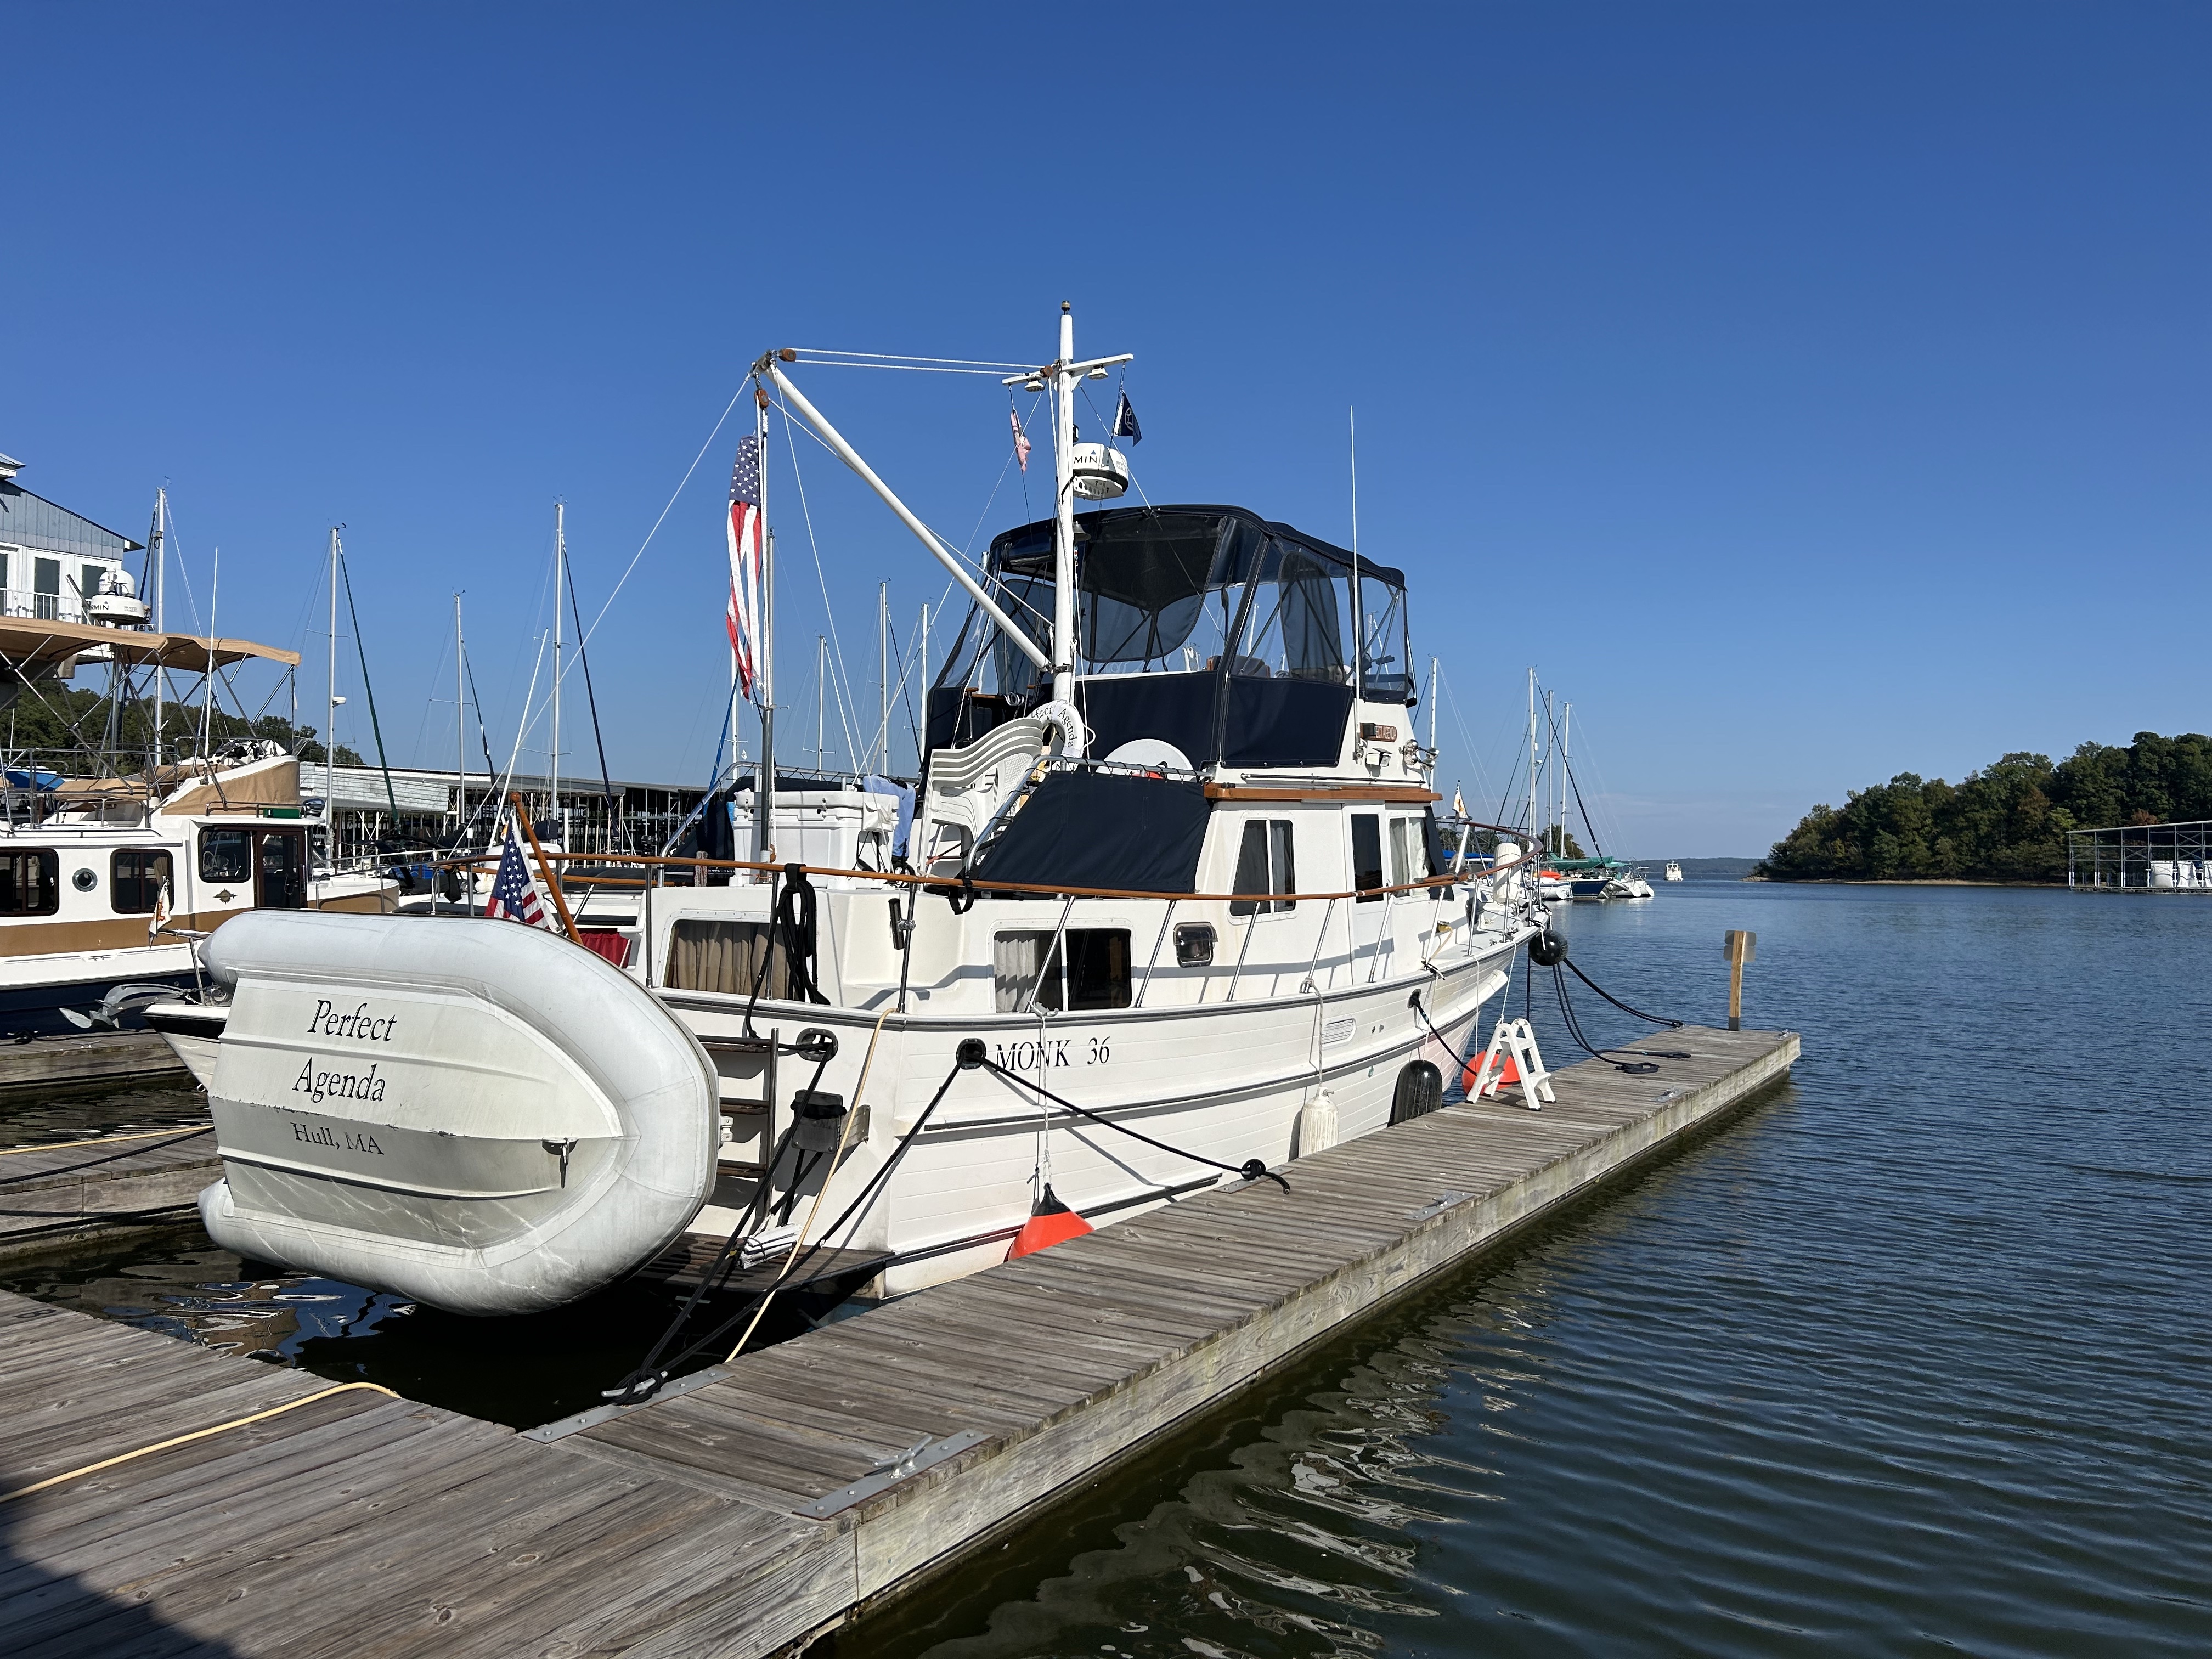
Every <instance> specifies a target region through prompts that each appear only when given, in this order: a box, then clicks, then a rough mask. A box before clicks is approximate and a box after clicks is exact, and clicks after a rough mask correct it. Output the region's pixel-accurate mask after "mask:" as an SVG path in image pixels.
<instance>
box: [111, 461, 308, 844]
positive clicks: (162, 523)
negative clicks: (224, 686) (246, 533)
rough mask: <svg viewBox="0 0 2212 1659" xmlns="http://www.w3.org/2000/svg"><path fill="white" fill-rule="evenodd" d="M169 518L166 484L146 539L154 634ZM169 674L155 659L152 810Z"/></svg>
mask: <svg viewBox="0 0 2212 1659" xmlns="http://www.w3.org/2000/svg"><path fill="white" fill-rule="evenodd" d="M168 517H169V490H168V486H167V485H166V484H164V485H163V486H162V487H161V489H157V490H155V492H154V527H153V528H152V529H151V530H150V531H149V532H147V536H146V562H147V563H149V565H151V566H152V567H153V570H154V584H153V586H154V631H155V633H156V634H159V633H162V632H164V631H165V629H164V626H163V624H164V623H165V622H166V621H167V617H166V614H165V610H164V607H163V605H162V603H161V597H162V596H161V590H162V588H163V586H166V584H165V583H164V582H163V580H162V578H163V577H164V576H165V575H166V574H167V572H168V567H169V560H168V554H167V549H166V548H165V546H164V545H163V538H162V532H163V531H164V530H165V529H166V528H167V520H168ZM167 673H168V671H167V669H165V668H164V667H163V666H162V665H161V658H159V657H156V658H155V659H154V757H153V758H152V759H151V760H150V761H149V762H148V763H147V766H146V799H147V804H148V807H149V810H150V809H151V806H152V803H153V800H154V792H155V789H156V788H157V787H159V783H158V779H159V777H160V774H161V689H162V682H163V680H164V679H165V678H167ZM293 724H294V725H295V726H297V725H298V724H299V722H298V721H297V720H295V721H294V722H293ZM295 741H296V739H295Z"/></svg>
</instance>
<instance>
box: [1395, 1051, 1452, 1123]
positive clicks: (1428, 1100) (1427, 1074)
mask: <svg viewBox="0 0 2212 1659" xmlns="http://www.w3.org/2000/svg"><path fill="white" fill-rule="evenodd" d="M1443 1103H1444V1074H1443V1073H1442V1072H1439V1071H1438V1070H1437V1068H1436V1067H1435V1066H1432V1065H1431V1064H1430V1063H1429V1062H1428V1061H1427V1060H1414V1061H1413V1062H1412V1063H1411V1064H1410V1065H1408V1066H1407V1067H1406V1068H1405V1070H1403V1071H1401V1072H1400V1073H1398V1087H1397V1089H1396V1091H1395V1092H1394V1093H1393V1094H1392V1095H1391V1097H1390V1121H1391V1122H1393V1123H1408V1122H1411V1121H1413V1119H1415V1118H1417V1117H1426V1116H1427V1115H1429V1114H1430V1113H1431V1112H1433V1111H1435V1110H1436V1109H1437V1107H1439V1106H1441V1105H1443Z"/></svg>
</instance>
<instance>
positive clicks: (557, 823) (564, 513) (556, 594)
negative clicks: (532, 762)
mask: <svg viewBox="0 0 2212 1659" xmlns="http://www.w3.org/2000/svg"><path fill="white" fill-rule="evenodd" d="M567 574H568V503H567V502H565V501H556V502H554V503H553V754H552V761H553V770H552V776H551V778H550V783H551V786H552V788H551V792H550V793H551V799H550V803H549V804H548V805H547V807H546V813H547V816H548V817H550V818H551V819H552V820H553V835H554V838H555V839H556V840H557V841H558V842H560V843H561V847H562V850H563V851H564V852H565V851H566V850H567V849H568V836H567V834H566V833H565V831H564V829H563V827H562V823H561V596H562V593H563V592H565V591H566V590H565V589H564V588H563V587H562V579H563V578H564V577H566V576H567Z"/></svg>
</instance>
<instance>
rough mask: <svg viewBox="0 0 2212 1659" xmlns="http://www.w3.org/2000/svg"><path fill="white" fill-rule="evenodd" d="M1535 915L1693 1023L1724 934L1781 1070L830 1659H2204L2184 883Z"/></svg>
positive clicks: (2208, 1436) (2204, 1506) (2208, 1509)
mask: <svg viewBox="0 0 2212 1659" xmlns="http://www.w3.org/2000/svg"><path fill="white" fill-rule="evenodd" d="M1565 926H1566V927H1567V929H1568V930H1569V931H1570V932H1571V933H1572V935H1573V939H1574V945H1575V953H1576V960H1577V962H1579V963H1582V964H1583V966H1584V968H1585V969H1587V970H1588V971H1589V973H1590V974H1591V975H1593V976H1594V977H1595V978H1596V979H1597V980H1598V981H1600V982H1601V983H1603V984H1606V985H1607V986H1608V987H1611V988H1613V989H1615V990H1616V991H1617V992H1618V993H1619V994H1621V995H1623V996H1624V997H1625V999H1626V1000H1628V1001H1630V1002H1632V1003H1636V1004H1637V1005H1638V1006H1642V1007H1645V1008H1648V1009H1650V1010H1652V1011H1653V1012H1674V1013H1678V1014H1681V1015H1686V1016H1689V1017H1692V1018H1713V1017H1714V1016H1715V1015H1716V1014H1717V1013H1718V1012H1723V1011H1724V1008H1725V1003H1724V1000H1723V999H1724V997H1725V994H1726V978H1725V975H1726V964H1725V963H1723V961H1722V959H1721V956H1720V937H1721V933H1722V932H1723V929H1725V928H1728V927H1749V928H1753V929H1755V930H1756V931H1757V933H1758V934H1759V959H1758V961H1757V962H1756V963H1753V965H1752V967H1751V969H1750V970H1749V991H1748V998H1747V1023H1748V1024H1761V1025H1766V1024H1780V1025H1789V1026H1792V1027H1794V1028H1796V1029H1797V1030H1801V1031H1802V1032H1804V1033H1805V1036H1806V1052H1805V1058H1804V1060H1803V1062H1802V1065H1801V1066H1800V1068H1799V1070H1798V1072H1797V1073H1796V1080H1795V1082H1794V1083H1793V1085H1791V1086H1790V1088H1789V1089H1788V1090H1787V1091H1784V1092H1783V1093H1781V1094H1779V1095H1778V1096H1777V1097H1772V1098H1771V1100H1770V1101H1769V1102H1768V1103H1766V1104H1765V1105H1764V1106H1762V1107H1761V1108H1760V1109H1758V1110H1757V1111H1756V1112H1755V1113H1754V1114H1753V1115H1750V1116H1748V1117H1747V1118H1744V1119H1742V1120H1740V1121H1738V1122H1737V1123H1736V1124H1735V1126H1734V1127H1730V1128H1729V1129H1727V1130H1724V1131H1723V1132H1722V1133H1719V1134H1718V1135H1717V1136H1715V1137H1713V1138H1711V1139H1707V1140H1705V1142H1703V1143H1702V1144H1701V1145H1699V1146H1695V1147H1693V1148H1692V1149H1691V1150H1689V1151H1688V1152H1686V1153H1684V1154H1683V1155H1681V1156H1680V1157H1678V1158H1674V1160H1673V1161H1671V1162H1669V1163H1668V1164H1664V1165H1662V1167H1660V1168H1659V1169H1657V1170H1654V1171H1653V1172H1651V1173H1650V1174H1649V1175H1648V1176H1645V1177H1644V1179H1643V1180H1641V1181H1640V1182H1638V1184H1636V1185H1635V1186H1633V1187H1632V1188H1629V1189H1627V1190H1626V1191H1625V1192H1621V1193H1619V1194H1615V1195H1613V1196H1611V1197H1609V1198H1606V1199H1602V1200H1598V1201H1597V1202H1596V1203H1595V1204H1594V1205H1592V1206H1588V1207H1586V1208H1584V1209H1583V1211H1582V1212H1579V1213H1578V1214H1576V1215H1574V1216H1572V1217H1570V1218H1566V1219H1565V1220H1563V1221H1562V1222H1559V1223H1557V1224H1555V1225H1553V1226H1552V1227H1551V1228H1550V1229H1549V1230H1548V1231H1547V1232H1546V1233H1545V1234H1543V1235H1542V1236H1541V1237H1538V1238H1537V1239H1535V1240H1534V1241H1533V1242H1531V1243H1529V1244H1528V1246H1527V1247H1525V1248H1524V1249H1522V1250H1521V1251H1520V1252H1519V1253H1518V1254H1517V1255H1514V1256H1512V1257H1510V1258H1508V1259H1506V1260H1504V1261H1493V1262H1491V1263H1489V1264H1486V1265H1485V1266H1483V1267H1480V1268H1478V1269H1476V1270H1474V1271H1472V1272H1469V1273H1466V1274H1464V1275H1463V1276H1462V1277H1460V1278H1459V1279H1457V1280H1456V1281H1455V1282H1454V1283H1452V1284H1450V1285H1447V1286H1445V1287H1443V1288H1442V1289H1440V1290H1438V1291H1436V1292H1434V1293H1432V1294H1431V1295H1430V1296H1429V1297H1426V1298H1425V1300H1424V1301H1423V1302H1422V1303H1421V1304H1419V1305H1417V1306H1414V1307H1412V1308H1410V1309H1406V1310H1400V1311H1398V1312H1396V1313H1394V1314H1392V1315H1390V1316H1388V1317H1387V1319H1386V1321H1385V1322H1383V1323H1381V1324H1379V1325H1370V1326H1368V1327H1364V1328H1362V1329H1361V1330H1359V1331H1358V1333H1357V1334H1356V1335H1354V1336H1353V1337H1352V1338H1350V1339H1348V1340H1342V1341H1340V1342H1339V1343H1338V1344H1337V1345H1336V1346H1334V1349H1333V1351H1331V1352H1328V1353H1327V1354H1326V1355H1324V1356H1323V1357H1322V1358H1319V1359H1317V1360H1316V1361H1314V1362H1313V1363H1311V1364H1308V1365H1306V1366H1305V1367H1304V1369H1303V1370H1301V1371H1300V1372H1299V1373H1298V1374H1297V1375H1296V1376H1291V1377H1289V1378H1286V1379H1285V1380H1284V1381H1282V1382H1280V1383H1276V1384H1274V1385H1273V1386H1270V1387H1269V1388H1267V1389H1266V1390H1265V1391H1264V1393H1263V1394H1262V1395H1260V1396H1259V1397H1258V1398H1256V1399H1255V1400H1253V1401H1249V1403H1248V1404H1247V1405H1245V1406H1244V1407H1242V1408H1240V1409H1238V1410H1237V1411H1236V1412H1234V1413H1231V1414H1230V1415H1229V1416H1227V1417H1226V1418H1225V1419H1222V1420H1218V1421H1215V1422H1212V1423H1209V1424H1206V1425H1204V1426H1203V1427H1202V1428H1201V1429H1200V1431H1197V1432H1195V1433H1194V1434H1191V1435H1189V1436H1187V1437H1185V1438H1184V1439H1182V1441H1180V1442H1178V1443H1176V1444H1174V1445H1172V1446H1170V1447H1167V1448H1164V1449H1162V1450H1161V1451H1160V1452H1159V1453H1158V1455H1154V1456H1153V1457H1152V1458H1151V1459H1150V1460H1149V1462H1147V1464H1146V1466H1145V1467H1144V1468H1141V1469H1139V1470H1138V1471H1136V1472H1135V1473H1133V1474H1130V1475H1127V1476H1125V1477H1121V1478H1118V1479H1116V1480H1113V1481H1110V1482H1109V1483H1107V1484H1105V1485H1103V1486H1099V1487H1097V1488H1096V1489H1094V1490H1092V1491H1091V1492H1089V1493H1087V1494H1086V1495H1085V1497H1084V1498H1082V1499H1080V1500H1079V1502H1078V1503H1077V1504H1074V1505H1073V1506H1071V1507H1070V1508H1069V1509H1067V1510H1063V1511H1060V1512H1056V1513H1055V1514H1054V1517H1053V1519H1052V1522H1051V1523H1050V1524H1049V1525H1044V1526H1038V1527H1035V1528H1029V1529H1028V1530H1027V1531H1026V1532H1025V1533H1024V1536H1023V1538H1022V1539H1021V1540H1020V1541H1019V1542H1018V1543H1017V1544H1015V1545H1013V1546H1011V1547H1007V1548H1006V1549H1003V1550H1000V1551H999V1552H998V1553H996V1554H994V1556H992V1557H990V1558H989V1559H987V1560H985V1561H983V1562H981V1563H979V1564H977V1565H975V1566H974V1567H973V1568H971V1569H969V1570H968V1571H964V1572H963V1573H962V1574H961V1575H960V1576H959V1577H958V1579H957V1583H954V1584H953V1585H951V1586H950V1587H948V1588H947V1589H942V1590H939V1591H937V1592H934V1593H933V1594H931V1595H929V1596H928V1597H927V1599H925V1600H921V1601H915V1602H913V1603H909V1604H908V1605H907V1606H906V1607H902V1608H896V1609H894V1610H892V1611H891V1612H890V1613H887V1614H885V1615H884V1616H883V1617H881V1618H879V1619H878V1620H876V1621H874V1622H873V1623H872V1624H871V1625H869V1626H865V1627H863V1628H862V1629H860V1631H858V1632H853V1633H851V1634H849V1635H848V1636H847V1637H846V1638H843V1640H842V1642H841V1643H840V1644H839V1659H854V1656H858V1655H871V1656H872V1655H886V1656H888V1655H892V1654H898V1655H907V1654H916V1653H927V1654H929V1655H931V1656H933V1659H984V1656H1000V1655H1004V1656H1009V1659H1011V1656H1030V1655H1071V1656H1072V1655H1077V1654H1084V1655H1099V1654H1107V1655H1142V1656H1152V1655H1158V1656H1170V1655H1172V1656H1177V1659H1186V1656H1188V1655H1192V1654H1196V1655H1200V1656H1205V1659H1220V1656H1225V1655H1237V1656H1242V1655H1255V1656H1279V1655H1301V1656H1303V1655H1331V1654H1347V1655H1350V1654H1361V1655H1364V1654H1446V1655H1492V1654H1544V1655H1553V1654H1560V1653H1669V1654H1672V1653H1697V1654H1758V1655H1765V1654H1773V1653H1781V1652H1797V1651H1809V1650H1814V1649H1816V1648H1817V1649H1821V1650H1840V1651H1849V1652H1878V1653H1918V1652H1966V1653H1974V1654H2078V1653H2091V1652H2096V1653H2107V1652H2109V1653H2122V1652H2124V1653H2129V1654H2147V1653H2172V1654H2190V1655H2202V1654H2203V1653H2206V1652H2208V1651H2212V1595H2208V1592H2207V1587H2206V1575H2207V1571H2208V1569H2212V1490H2208V1469H2212V1403H2208V1400H2207V1397H2206V1393H2205V1387H2206V1377H2207V1364H2208V1361H2212V1339H2208V1318H2207V1314H2208V1307H2212V1291H2208V1289H2207V1286H2208V1283H2212V1130H2208V1128H2207V1127H2206V1112H2205V1109H2204V1104H2203V1103H2204V1102H2205V1101H2206V1100H2207V1099H2208V1097H2212V1087H2208V1085H2212V1060H2208V1057H2207V1054H2206V1053H2205V1051H2204V1048H2203V1038H2204V1036H2205V1034H2206V1033H2207V1032H2208V1030H2212V1018H2208V1014H2212V1007H2208V1002H2212V989H2209V988H2208V987H2212V973H2208V965H2212V902H2194V901H2191V900H2189V899H2186V898H2176V899H2172V900H2153V899H2136V900H2129V899H2118V898H2106V899H2093V898H2088V897H2086V896H2085V897H2079V898H2076V897H2072V896H2069V895H2066V894H2063V893H2041V892H2019V891H2009V890H1975V889H1956V888H1954V889H1940V890H1898V889H1881V888H1815V889H1794V890H1793V889H1778V888H1769V887H1763V886H1745V885H1741V884H1710V885H1708V884H1685V885H1683V886H1679V887H1672V888H1667V889H1662V891H1661V893H1660V896H1659V897H1658V898H1657V899H1656V901H1654V902H1651V903H1650V904H1644V905H1637V906H1617V905H1616V906H1605V907H1602V908H1600V907H1594V906H1587V905H1585V906H1579V907H1576V908H1575V909H1574V910H1573V912H1572V914H1571V915H1570V916H1569V917H1567V918H1566V920H1565ZM1542 988H1543V994H1541V995H1540V997H1539V999H1538V1000H1537V1003H1536V1013H1537V1016H1538V1018H1539V1019H1540V1020H1545V1019H1546V1017H1547V1012H1550V1011H1549V1010H1548V1009H1547V1002H1548V987H1542ZM1517 1004H1518V992H1517V990H1516V1006H1517ZM1578 1007H1580V1008H1581V1009H1582V1010H1583V1017H1584V1024H1585V1027H1586V1029H1588V1030H1589V1033H1590V1035H1591V1036H1593V1037H1595V1039H1596V1040H1597V1041H1600V1042H1618V1041H1626V1040H1629V1039H1631V1038H1632V1037H1634V1036H1635V1035H1636V1033H1637V1031H1638V1027H1637V1026H1636V1025H1635V1023H1634V1022H1632V1021H1630V1020H1628V1019H1626V1018H1625V1017H1622V1016H1608V1017H1602V1018H1601V1013H1600V1012H1599V1010H1600V1009H1601V1005H1595V999H1592V998H1589V997H1587V996H1585V997H1583V998H1582V999H1579V1000H1578ZM1557 1026H1558V1021H1557V1018H1556V1015H1555V1013H1554V1014H1553V1015H1552V1017H1551V1018H1549V1020H1548V1022H1547V1024H1546V1025H1545V1027H1544V1029H1545V1030H1546V1032H1547V1054H1551V1055H1553V1057H1554V1058H1555V1063H1556V1062H1557V1061H1563V1060H1567V1059H1570V1058H1571V1057H1572V1056H1571V1054H1569V1053H1568V1051H1567V1049H1566V1048H1565V1046H1564V1043H1563V1042H1560V1040H1559V1038H1558V1037H1557V1036H1556V1031H1557ZM1657 1046H1664V1045H1663V1043H1662V1044H1660V1045H1657Z"/></svg>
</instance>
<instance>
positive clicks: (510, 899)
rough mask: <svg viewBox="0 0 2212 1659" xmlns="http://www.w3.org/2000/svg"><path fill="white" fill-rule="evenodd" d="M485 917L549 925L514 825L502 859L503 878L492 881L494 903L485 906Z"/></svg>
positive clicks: (500, 865) (500, 873)
mask: <svg viewBox="0 0 2212 1659" xmlns="http://www.w3.org/2000/svg"><path fill="white" fill-rule="evenodd" d="M484 915H488V916H503V917H505V918H506V919H507V921H519V922H521V923H523V924H524V925H525V926H526V927H544V925H545V907H544V905H542V904H540V903H538V887H537V884H536V883H534V882H532V880H531V879H530V866H528V865H526V864H525V863H524V862H523V861H522V843H521V842H519V841H517V840H516V839H515V836H514V829H513V826H512V825H509V826H508V828H507V850H506V851H505V852H504V853H501V854H500V855H499V874H497V875H496V876H495V877H493V878H492V884H491V901H490V902H489V903H488V904H486V905H485V906H484Z"/></svg>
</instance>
